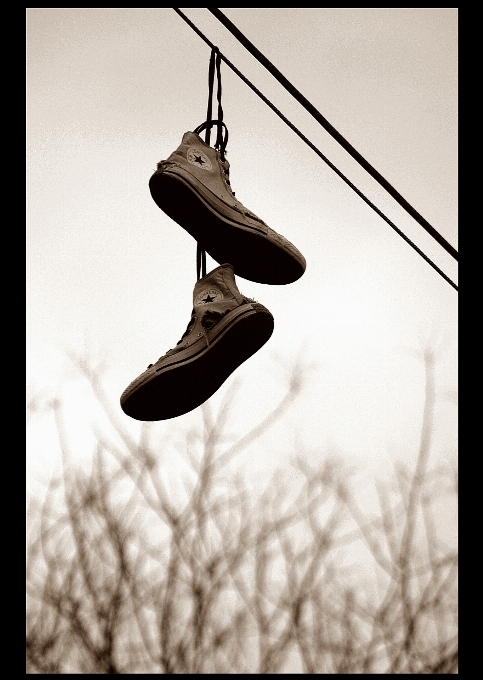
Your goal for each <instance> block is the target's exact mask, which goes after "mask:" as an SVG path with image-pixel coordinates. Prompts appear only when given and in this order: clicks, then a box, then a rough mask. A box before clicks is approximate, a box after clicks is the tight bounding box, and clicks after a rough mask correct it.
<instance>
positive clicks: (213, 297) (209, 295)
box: [195, 288, 223, 307]
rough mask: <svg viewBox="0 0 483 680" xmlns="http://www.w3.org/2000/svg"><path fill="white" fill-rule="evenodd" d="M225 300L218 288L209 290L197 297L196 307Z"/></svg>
mask: <svg viewBox="0 0 483 680" xmlns="http://www.w3.org/2000/svg"><path fill="white" fill-rule="evenodd" d="M220 300H223V293H222V292H221V290H218V289H217V288H209V289H208V290H204V291H203V292H202V293H200V294H199V295H197V296H196V299H195V307H199V306H200V305H206V304H208V303H209V302H219V301H220Z"/></svg>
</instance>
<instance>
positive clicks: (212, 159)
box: [121, 121, 305, 421]
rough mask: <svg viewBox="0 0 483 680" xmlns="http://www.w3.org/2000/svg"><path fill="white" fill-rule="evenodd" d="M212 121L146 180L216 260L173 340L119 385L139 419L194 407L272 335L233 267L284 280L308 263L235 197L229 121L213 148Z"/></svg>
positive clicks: (267, 316)
mask: <svg viewBox="0 0 483 680" xmlns="http://www.w3.org/2000/svg"><path fill="white" fill-rule="evenodd" d="M214 122H215V121H211V122H206V123H204V124H202V125H200V126H199V127H198V128H196V129H195V131H194V132H186V133H185V134H184V135H183V139H182V141H181V144H180V146H179V147H178V148H177V149H176V151H174V153H172V154H171V155H170V156H169V158H167V159H166V160H163V161H160V162H159V163H158V164H157V168H158V169H157V170H156V172H155V173H154V175H152V177H151V179H150V180H149V188H150V191H151V195H152V197H153V199H154V201H155V202H156V204H157V205H158V206H159V207H160V208H161V210H163V211H164V212H165V213H166V214H167V215H168V216H169V217H171V218H172V219H173V220H174V221H175V222H177V223H178V224H179V225H180V226H181V227H183V228H184V229H185V230H186V231H187V232H188V233H189V234H191V236H193V238H194V239H196V241H197V242H198V244H199V247H200V248H202V249H203V250H205V251H206V252H207V253H208V254H209V255H210V256H211V257H212V258H213V259H214V260H215V261H216V262H219V263H220V266H219V267H216V268H215V269H213V270H212V271H211V272H209V273H208V274H206V275H205V276H202V278H200V279H198V281H197V282H196V284H195V287H194V291H193V310H192V313H191V320H190V322H189V324H188V327H187V329H186V331H185V332H184V334H183V336H182V338H181V340H180V341H179V342H178V344H177V345H176V347H175V348H174V349H170V350H169V351H168V352H167V353H166V354H165V355H164V356H162V357H160V358H159V359H158V361H156V363H155V364H150V365H149V366H148V368H147V369H146V370H145V371H144V373H142V374H141V375H140V376H139V377H137V378H136V379H135V380H134V381H133V382H132V383H131V384H130V385H129V386H128V387H127V388H126V389H125V390H124V392H123V394H122V396H121V408H122V409H123V411H124V412H125V413H126V414H127V415H128V416H130V417H131V418H135V419H136V420H142V421H153V420H167V419H169V418H175V417H177V416H180V415H183V414H185V413H188V412H189V411H192V410H193V409H195V408H196V407H198V406H200V405H201V404H203V403H204V402H205V401H206V400H207V399H209V398H210V397H211V396H212V395H213V394H214V393H215V392H216V391H217V390H218V389H219V388H220V387H221V385H222V384H223V383H224V382H225V380H226V379H227V378H228V377H229V376H230V375H231V373H233V371H234V370H235V369H236V368H237V367H238V366H240V365H241V364H242V363H243V362H244V361H246V360H247V359H248V358H249V357H251V356H252V355H253V354H255V352H257V351H258V350H259V349H260V348H261V347H262V346H263V345H264V344H265V343H266V342H267V340H268V339H269V338H270V336H271V335H272V332H273V327H274V321H273V316H272V314H271V313H270V312H269V311H268V309H266V307H264V306H263V305H261V304H260V303H258V302H256V301H255V300H252V299H250V298H247V297H245V296H244V295H242V294H241V293H240V291H239V290H238V288H237V285H236V282H235V273H236V275H237V276H240V277H242V278H245V279H248V280H250V281H255V282H258V283H266V284H272V285H283V284H288V283H292V282H294V281H296V280H297V279H299V278H300V277H301V276H302V274H303V273H304V271H305V259H304V257H303V255H302V254H301V253H300V252H299V251H298V250H297V248H295V246H293V245H292V244H291V243H290V242H289V241H287V239H285V238H284V237H283V236H281V235H280V234H277V232H276V231H274V230H273V229H270V227H268V226H267V225H266V224H265V222H263V221H262V220H261V219H260V218H259V217H257V216H256V215H254V214H253V213H252V212H251V211H250V210H248V209H247V208H246V207H245V206H244V205H243V204H242V203H241V202H240V201H239V200H237V199H236V198H235V193H234V192H233V191H232V189H231V186H230V180H229V168H230V164H229V163H228V161H227V160H226V158H225V151H226V144H227V141H228V131H227V129H226V126H225V125H224V123H222V125H223V129H224V132H225V134H224V136H223V138H222V140H221V143H220V144H219V145H218V143H217V144H215V146H217V145H218V149H217V148H212V147H211V146H210V145H209V144H207V143H206V142H204V141H203V140H202V139H201V137H200V136H199V133H200V132H202V130H203V129H206V128H207V127H208V126H209V127H211V126H213V124H214ZM221 263H223V264H221Z"/></svg>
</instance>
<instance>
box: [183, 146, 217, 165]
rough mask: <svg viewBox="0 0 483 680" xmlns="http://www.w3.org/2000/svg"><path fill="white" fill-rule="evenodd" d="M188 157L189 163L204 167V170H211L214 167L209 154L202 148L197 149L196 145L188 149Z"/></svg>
mask: <svg viewBox="0 0 483 680" xmlns="http://www.w3.org/2000/svg"><path fill="white" fill-rule="evenodd" d="M186 159H187V161H188V163H191V164H192V165H196V167H197V168H202V169H203V170H211V168H212V167H213V166H212V165H211V161H210V159H209V158H208V156H207V155H206V154H205V153H203V151H201V150H200V149H197V148H196V146H191V147H190V148H189V149H188V152H187V154H186Z"/></svg>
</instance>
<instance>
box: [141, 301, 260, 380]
mask: <svg viewBox="0 0 483 680" xmlns="http://www.w3.org/2000/svg"><path fill="white" fill-rule="evenodd" d="M242 297H243V299H242V304H250V303H252V302H253V303H255V304H257V301H256V300H254V299H253V298H249V297H245V296H244V295H243V296H242ZM229 311H230V310H229V309H227V310H226V311H225V312H217V311H215V310H208V311H207V312H206V314H204V315H203V316H202V318H201V325H202V326H203V328H204V329H205V331H206V332H205V333H203V332H200V333H198V337H202V336H204V338H205V341H206V345H207V347H209V346H210V339H209V337H208V331H210V330H211V329H212V328H214V327H215V326H216V325H217V324H218V323H219V322H220V321H221V320H222V318H223V317H224V316H225V314H228V312H229ZM197 318H198V317H197V315H196V313H195V310H194V309H193V311H192V312H191V319H190V321H189V323H188V325H187V327H186V330H185V332H184V333H183V335H182V336H181V339H180V340H178V342H177V343H176V347H178V345H181V343H182V342H183V340H184V339H185V338H186V337H187V336H188V335H190V334H191V331H192V330H193V326H194V325H195V323H196V320H197ZM169 352H171V349H169V350H168V351H167V352H166V353H165V354H163V356H161V357H159V359H158V361H160V360H161V359H163V358H164V357H165V356H166V355H167V354H169ZM156 363H157V362H156ZM153 366H154V364H149V366H148V368H147V369H146V370H148V369H149V368H152V367H153Z"/></svg>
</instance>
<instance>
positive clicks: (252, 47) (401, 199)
mask: <svg viewBox="0 0 483 680" xmlns="http://www.w3.org/2000/svg"><path fill="white" fill-rule="evenodd" d="M206 9H207V10H208V11H209V12H211V13H212V14H213V15H214V16H215V17H216V18H217V19H218V20H219V21H221V23H222V24H223V26H225V28H227V29H228V30H229V31H230V33H231V34H232V35H234V36H235V38H236V39H237V40H239V41H240V42H241V44H242V45H243V46H244V47H245V48H246V49H247V50H248V51H249V52H250V54H252V55H253V56H254V57H255V59H257V60H258V61H259V62H260V63H261V64H262V65H263V66H265V68H266V69H267V71H269V72H270V73H271V74H272V75H273V76H274V77H275V78H276V79H277V80H278V82H279V83H281V85H283V86H284V88H285V89H286V90H287V91H288V92H290V94H291V95H292V96H293V97H294V98H295V99H296V100H297V101H298V102H299V103H300V104H302V106H303V107H304V109H305V110H306V111H308V112H309V113H310V114H311V115H312V116H313V117H314V118H315V120H316V121H317V122H319V123H320V124H321V125H322V127H323V128H324V129H325V130H327V132H328V133H329V134H330V135H332V137H333V138H334V139H335V140H337V141H338V142H339V144H340V145H341V146H342V147H344V149H345V150H346V151H347V152H348V153H349V154H350V155H351V156H352V157H353V158H355V160H356V161H357V162H358V163H359V164H360V165H362V167H363V168H364V169H365V170H367V172H368V173H369V174H370V175H371V176H372V177H374V179H375V180H376V181H377V182H379V184H380V185H381V186H382V187H384V189H386V191H387V192H388V193H389V194H391V196H392V197H393V198H394V199H396V201H397V202H398V203H399V204H400V205H401V206H402V207H403V208H404V209H405V210H406V211H407V212H408V213H409V214H410V215H411V216H412V217H414V219H415V220H417V221H418V222H419V224H420V225H421V226H422V227H423V228H424V229H426V231H427V232H428V234H431V236H432V237H433V238H434V239H435V240H436V241H437V242H438V243H439V244H440V245H441V246H443V248H444V249H445V250H447V252H448V253H449V254H450V255H452V256H453V257H454V258H455V260H458V251H457V250H456V249H455V248H453V246H452V245H451V244H450V243H448V241H446V239H445V238H444V237H443V236H441V234H440V233H439V232H438V231H436V229H435V228H434V227H432V226H431V224H430V223H429V222H428V221H427V220H425V219H424V217H423V216H422V215H420V214H419V212H418V211H417V210H416V209H415V208H413V206H412V205H411V204H410V203H408V201H406V199H405V198H404V197H403V196H401V194H400V193H399V192H398V191H396V189H395V188H394V187H393V186H392V185H391V184H390V183H389V182H388V181H387V179H385V178H384V177H383V176H382V175H381V174H380V173H379V172H378V171H377V170H376V169H375V168H374V167H373V166H372V165H371V164H370V163H369V162H368V161H366V159H365V158H364V157H363V156H361V154H360V153H359V152H358V151H357V150H356V149H354V147H353V146H352V144H350V143H349V142H348V141H347V139H345V137H343V136H342V135H341V134H340V132H338V131H337V130H336V129H335V127H334V126H333V125H331V124H330V123H329V121H328V120H327V119H326V118H324V116H323V115H322V114H321V113H320V112H319V111H317V109H316V108H315V106H314V105H313V104H311V103H310V102H309V100H308V99H306V98H305V97H304V96H303V94H302V93H301V92H299V91H298V90H297V88H295V87H294V86H293V85H292V83H291V82H290V81H288V80H287V78H285V76H284V75H283V74H282V73H280V71H279V70H278V69H277V68H276V67H275V66H274V65H273V64H272V63H271V62H270V61H269V60H268V59H267V57H265V55H263V54H262V53H261V52H260V50H259V49H257V48H256V47H255V45H254V44H253V43H252V42H250V40H248V38H247V37H246V36H245V35H243V33H242V32H241V31H240V30H239V29H238V28H237V27H236V26H235V24H233V23H232V22H231V21H230V20H229V19H228V17H226V16H225V15H224V14H223V12H220V10H219V9H218V8H217V7H207V8H206Z"/></svg>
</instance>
